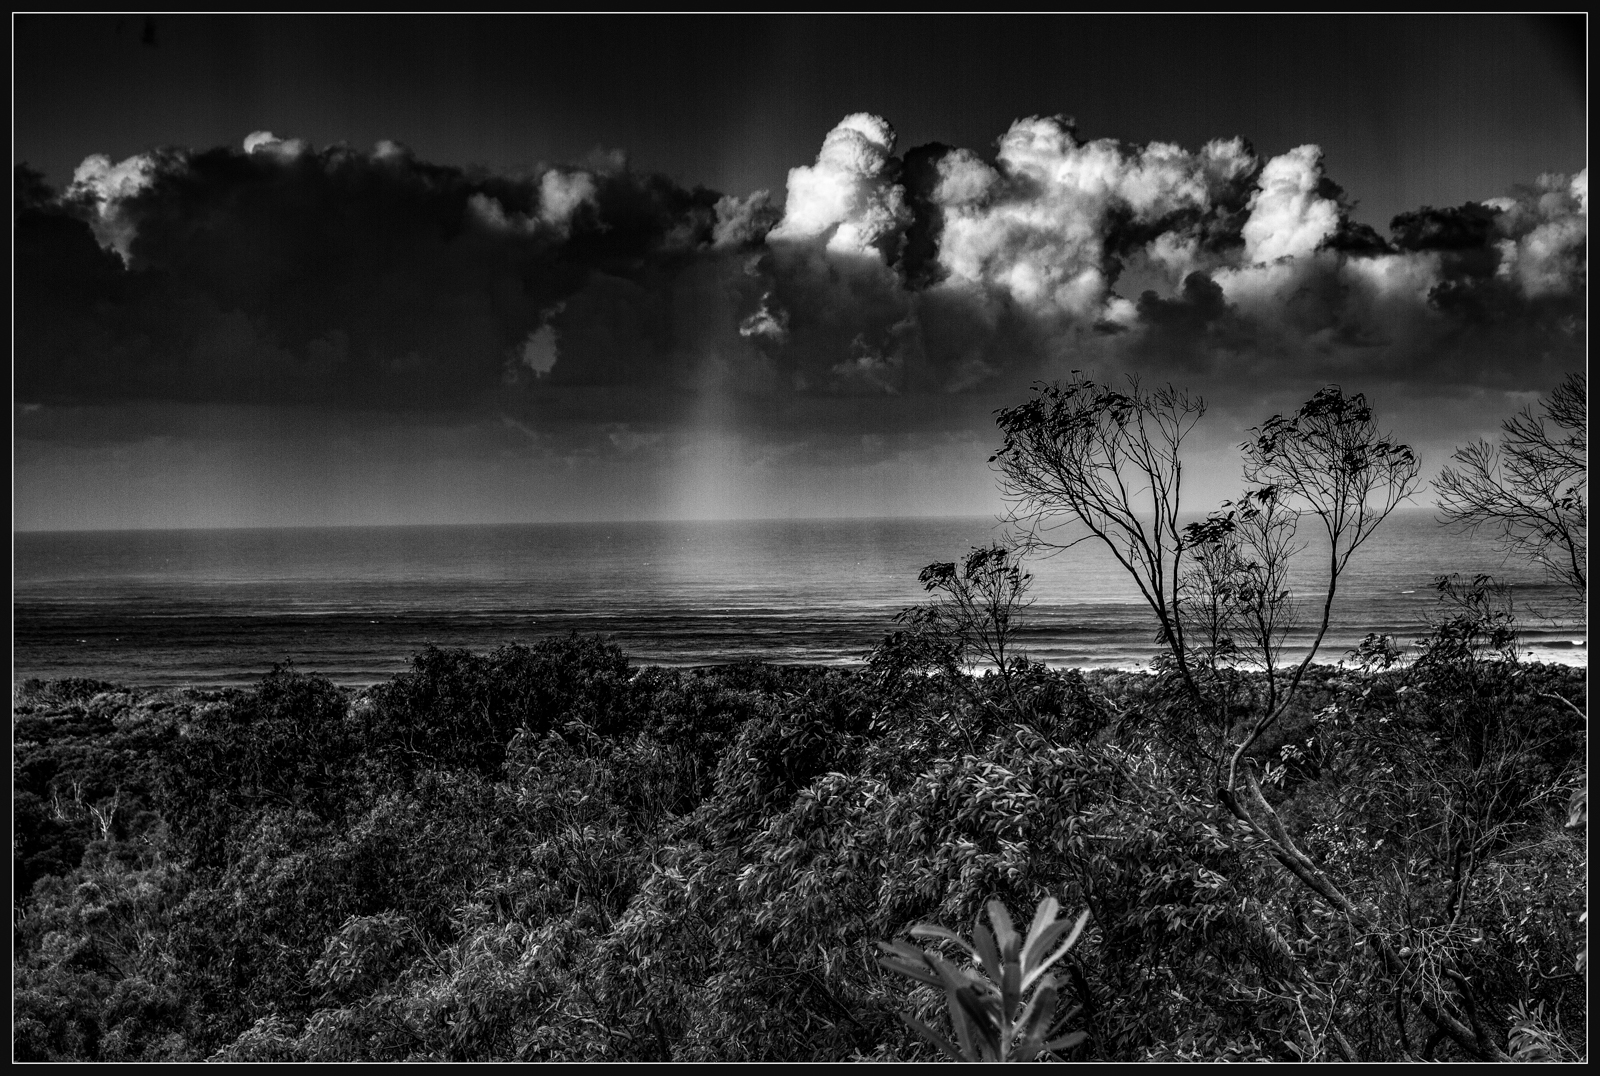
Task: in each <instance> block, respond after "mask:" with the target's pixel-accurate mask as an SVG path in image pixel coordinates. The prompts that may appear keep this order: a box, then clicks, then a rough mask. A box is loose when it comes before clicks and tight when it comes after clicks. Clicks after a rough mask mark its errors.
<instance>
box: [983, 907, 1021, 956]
mask: <svg viewBox="0 0 1600 1076" xmlns="http://www.w3.org/2000/svg"><path fill="white" fill-rule="evenodd" d="M989 922H991V923H993V924H994V933H995V939H996V940H997V941H998V942H999V943H1000V951H1001V952H1002V953H1003V952H1005V950H1006V949H1007V948H1010V947H1014V946H1016V944H1017V940H1018V939H1017V928H1016V927H1014V926H1012V925H1011V913H1010V912H1008V911H1006V906H1005V905H1004V904H1001V903H1000V902H999V901H998V900H991V901H990V902H989Z"/></svg>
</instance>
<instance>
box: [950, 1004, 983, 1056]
mask: <svg viewBox="0 0 1600 1076" xmlns="http://www.w3.org/2000/svg"><path fill="white" fill-rule="evenodd" d="M956 995H957V991H956V990H946V991H945V992H944V1003H945V1008H947V1009H949V1010H950V1023H951V1024H953V1025H954V1026H955V1029H956V1039H957V1041H959V1042H960V1043H961V1056H962V1057H963V1058H965V1059H966V1060H968V1061H978V1060H981V1055H980V1054H979V1053H978V1050H977V1047H976V1046H974V1045H973V1041H972V1032H973V1028H972V1020H971V1018H970V1017H968V1015H967V1014H966V1012H965V1011H964V1010H963V1009H962V1007H961V1001H960V999H959V998H958V997H957V996H956Z"/></svg>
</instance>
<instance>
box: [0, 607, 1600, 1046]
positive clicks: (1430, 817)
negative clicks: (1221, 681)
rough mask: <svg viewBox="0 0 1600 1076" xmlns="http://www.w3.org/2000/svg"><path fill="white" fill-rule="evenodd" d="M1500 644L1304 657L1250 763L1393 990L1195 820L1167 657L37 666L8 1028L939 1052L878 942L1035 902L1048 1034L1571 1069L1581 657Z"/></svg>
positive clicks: (39, 1037) (1195, 784)
mask: <svg viewBox="0 0 1600 1076" xmlns="http://www.w3.org/2000/svg"><path fill="white" fill-rule="evenodd" d="M1491 657H1492V655H1490V654H1487V653H1485V652H1483V650H1482V648H1481V647H1479V648H1478V649H1477V650H1471V649H1469V650H1468V651H1460V650H1459V649H1458V650H1455V651H1452V650H1450V648H1449V647H1448V646H1444V647H1439V648H1437V649H1436V650H1434V651H1432V652H1430V653H1429V655H1428V656H1427V658H1426V659H1425V660H1421V661H1418V662H1416V663H1414V664H1413V665H1411V666H1409V667H1403V668H1402V667H1396V668H1392V669H1390V670H1388V671H1387V672H1379V671H1372V672H1367V673H1359V674H1357V673H1349V672H1339V671H1337V670H1314V672H1313V674H1312V675H1311V676H1310V677H1309V683H1308V687H1307V689H1306V690H1305V691H1304V692H1303V697H1302V700H1300V702H1298V703H1297V705H1296V707H1295V708H1294V709H1293V710H1292V711H1291V712H1289V713H1287V714H1286V715H1285V718H1284V721H1283V723H1282V725H1281V726H1280V728H1278V729H1276V730H1274V732H1273V735H1272V736H1270V737H1266V738H1263V739H1262V740H1261V741H1259V742H1258V743H1257V744H1255V745H1254V746H1253V748H1252V752H1251V754H1252V757H1253V758H1254V760H1255V762H1256V765H1257V767H1258V769H1259V772H1260V774H1261V776H1262V781H1263V787H1264V789H1265V793H1266V795H1267V796H1268V797H1270V799H1271V801H1272V803H1273V804H1274V806H1275V807H1276V809H1277V811H1278V814H1279V815H1280V817H1281V818H1282V819H1283V820H1284V824H1285V825H1286V826H1287V827H1288V828H1289V830H1290V831H1292V835H1293V838H1294V839H1295V840H1296V841H1298V842H1299V843H1300V844H1301V846H1303V847H1304V848H1306V849H1307V850H1308V851H1309V853H1310V854H1312V855H1314V856H1315V857H1316V858H1317V861H1318V862H1319V863H1320V864H1321V865H1323V867H1324V868H1325V869H1326V870H1328V871H1330V872H1334V873H1336V874H1337V876H1338V877H1340V878H1341V879H1344V880H1346V884H1347V885H1348V887H1349V889H1350V891H1351V892H1352V893H1353V895H1354V899H1357V900H1359V901H1361V902H1362V906H1363V907H1364V908H1369V909H1371V916H1372V922H1374V923H1377V924H1380V925H1381V929H1383V930H1386V931H1391V932H1392V933H1393V939H1392V940H1393V945H1394V947H1395V949H1396V950H1397V951H1403V952H1405V953H1406V954H1407V955H1406V957H1405V958H1404V959H1405V960H1407V961H1410V963H1409V964H1408V965H1407V968H1408V970H1406V971H1405V973H1404V975H1403V976H1402V977H1401V979H1400V981H1401V983H1402V989H1401V990H1400V991H1399V993H1398V997H1397V992H1396V990H1395V988H1394V982H1395V977H1394V975H1393V974H1392V973H1391V972H1390V971H1389V970H1387V969H1385V968H1383V967H1382V966H1381V964H1380V962H1379V960H1378V959H1377V957H1376V956H1375V955H1374V953H1373V951H1372V949H1371V947H1370V945H1368V944H1367V941H1368V939H1366V938H1364V937H1363V936H1362V935H1361V934H1360V933H1359V932H1358V931H1354V930H1352V929H1351V927H1350V926H1349V924H1348V922H1347V920H1346V919H1345V917H1343V916H1342V915H1340V914H1339V913H1338V912H1337V911H1336V910H1335V909H1333V908H1331V907H1330V906H1328V905H1327V904H1325V903H1324V902H1322V901H1320V900H1318V899H1316V898H1315V897H1314V896H1313V895H1309V894H1307V893H1306V891H1305V890H1303V889H1302V888H1300V887H1299V886H1297V885H1295V884H1291V883H1290V881H1289V879H1288V876H1287V874H1286V873H1285V872H1284V870H1283V869H1282V868H1281V867H1280V866H1279V865H1278V864H1277V862H1276V861H1275V860H1274V859H1273V858H1272V857H1271V855H1269V854H1267V852H1266V851H1264V850H1263V848H1262V847H1260V845H1259V843H1258V842H1256V841H1254V840H1253V839H1252V838H1250V837H1248V836H1247V835H1242V834H1241V833H1240V832H1239V830H1238V828H1237V827H1236V826H1235V825H1234V823H1233V822H1232V821H1231V816H1230V815H1229V814H1228V813H1227V812H1226V811H1224V810H1222V809H1221V807H1220V806H1219V805H1218V803H1217V802H1216V797H1215V795H1214V791H1213V787H1212V786H1211V785H1210V784H1209V783H1208V781H1207V766H1206V765H1205V764H1204V760H1200V761H1199V762H1197V760H1196V757H1195V755H1194V751H1193V749H1192V748H1193V744H1188V743H1186V741H1184V740H1183V738H1182V736H1181V732H1182V720H1181V718H1182V714H1181V712H1180V711H1181V708H1182V706H1183V705H1184V702H1183V696H1182V694H1181V693H1173V692H1170V691H1167V690H1165V688H1164V687H1163V683H1164V681H1163V680H1162V679H1161V678H1160V677H1151V676H1141V675H1134V674H1092V675H1085V674H1080V673H1061V672H1055V671H1051V670H1047V669H1044V668H1043V667H1041V666H1037V665H1030V664H1027V663H1026V662H1019V663H1015V664H1013V665H1012V668H1011V672H1010V675H1009V677H1007V678H1002V677H1000V676H999V675H997V674H996V673H994V672H993V671H991V672H990V673H989V674H988V675H982V676H969V675H963V674H960V673H952V672H951V671H950V670H949V669H943V670H940V669H923V670H920V671H918V670H915V669H911V668H906V667H901V668H898V669H896V668H891V667H888V666H886V665H884V664H883V663H881V662H880V663H877V664H875V665H873V664H869V665H868V666H866V667H863V668H860V669H821V668H796V667H779V666H760V665H751V664H746V665H741V666H732V667H727V668H718V669H696V670H669V669H658V668H652V669H643V670H638V671H634V670H633V669H631V668H630V666H629V664H628V662H627V660H626V658H625V657H624V656H623V655H622V654H621V653H620V651H618V650H616V648H614V647H610V646H607V645H605V644H603V643H602V642H600V641H599V640H595V639H583V638H577V637H568V638H565V639H555V640H546V641H544V642H541V643H538V644H535V645H533V646H526V647H522V646H517V647H504V648H501V649H500V650H497V651H494V652H493V653H490V654H471V653H467V652H464V651H441V650H430V651H427V652H425V653H423V654H421V655H418V657H417V659H416V661H415V662H414V663H413V665H412V667H411V669H410V670H408V671H407V672H406V673H404V674H402V675H400V676H397V677H395V678H394V679H393V680H391V681H390V682H389V683H387V684H384V685H380V686H379V687H377V688H375V689H372V690H370V691H366V692H350V691H347V690H344V689H340V688H337V687H335V686H334V685H332V684H331V683H329V682H328V681H327V680H325V679H322V678H320V677H315V676H307V675H303V674H301V673H298V672H296V671H294V670H292V669H287V668H284V669H277V670H274V671H273V672H272V673H271V674H270V675H269V676H267V677H266V678H264V679H263V680H262V681H261V682H260V683H259V684H257V685H256V686H255V687H254V688H252V689H251V690H248V691H234V692H222V693H210V694H200V693H188V694H183V695H177V694H167V695H163V694H161V693H138V692H127V691H113V690H109V689H106V688H105V687H104V685H93V690H91V689H90V688H89V687H71V686H69V687H68V688H65V689H61V690H55V689H51V688H42V687H41V688H36V689H34V691H33V694H32V695H31V696H29V698H30V699H31V700H33V701H30V702H26V703H24V704H23V705H25V706H28V707H31V708H30V709H28V710H27V711H26V712H22V711H21V710H20V709H19V716H18V718H17V720H16V721H15V722H14V728H15V730H16V733H15V735H16V739H15V744H16V756H17V769H16V771H15V772H16V773H17V775H18V778H17V792H16V796H15V800H14V806H15V808H16V810H15V812H14V818H15V826H16V833H17V835H18V842H17V852H16V856H17V860H16V863H17V864H18V865H19V866H20V867H21V868H23V869H25V870H26V871H28V872H30V874H29V878H30V879H33V878H36V879H37V881H36V882H35V883H34V884H33V886H32V889H31V890H30V891H29V892H28V894H27V895H25V896H21V897H19V903H18V906H17V912H16V919H15V922H16V924H17V933H16V961H15V965H16V972H15V977H14V991H15V996H16V1009H15V1011H16V1024H15V1028H16V1030H15V1032H14V1039H13V1043H14V1049H15V1050H16V1052H17V1055H18V1057H19V1058H25V1059H98V1060H123V1059H129V1060H132V1059H144V1060H163V1059H175V1060H194V1059H201V1058H206V1057H212V1056H215V1057H216V1058H218V1059H223V1060H323V1061H336V1060H401V1059H431V1060H463V1061H465V1060H487V1059H513V1058H517V1059H525V1060H611V1061H617V1060H667V1059H672V1060H774V1059H778V1060H782V1059H788V1060H817V1059H836V1060H842V1059H849V1058H872V1059H879V1060H896V1059H900V1060H917V1059H932V1058H934V1057H935V1055H936V1051H935V1050H934V1049H933V1048H932V1047H931V1046H929V1045H928V1044H927V1043H925V1042H923V1041H922V1040H921V1039H919V1038H918V1037H917V1036H916V1035H914V1034H913V1033H912V1032H911V1031H910V1030H909V1029H908V1028H907V1027H906V1026H905V1024H903V1023H902V1022H901V1020H900V1019H899V1014H901V1013H909V1014H910V1015H913V1016H914V1017H916V1018H918V1019H921V1020H923V1021H924V1022H925V1023H929V1024H930V1025H931V1024H933V1023H934V1022H935V1021H936V1020H937V1019H942V1018H943V1017H942V1015H941V1014H942V1012H943V1007H944V999H943V997H942V995H940V994H939V993H938V992H937V991H934V990H931V989H926V988H922V987H917V988H915V989H913V990H911V991H910V992H909V993H908V992H907V989H906V987H905V985H904V983H903V982H902V981H900V980H898V979H895V978H894V977H892V976H890V975H888V974H887V973H885V972H884V970H883V969H882V968H880V967H878V966H877V964H876V963H875V961H874V957H875V955H876V950H875V943H876V942H878V941H879V940H881V939H903V938H904V937H905V931H906V930H907V929H908V928H909V927H910V926H911V925H912V924H913V923H916V922H919V921H927V922H937V923H943V924H946V925H949V926H953V927H957V928H958V929H964V928H965V926H967V925H970V924H971V923H972V922H973V920H974V918H975V917H976V916H977V915H978V913H979V911H980V909H982V908H983V907H985V906H986V905H987V904H988V903H989V902H991V901H995V900H998V901H1000V902H1001V904H1002V905H1003V906H1004V907H1006V908H1007V909H1008V910H1009V911H1010V913H1011V914H1012V915H1013V916H1014V917H1017V918H1019V919H1022V920H1024V921H1025V919H1026V917H1027V915H1028V914H1029V913H1030V911H1031V909H1033V908H1034V907H1035V905H1036V904H1037V903H1038V902H1039V901H1040V900H1042V899H1043V898H1044V897H1046V896H1051V897H1055V898H1058V899H1059V900H1060V901H1061V902H1062V903H1063V904H1064V905H1065V906H1067V907H1072V908H1087V909H1090V910H1091V912H1092V915H1091V919H1090V923H1089V926H1088V928H1087V929H1086V931H1085V933H1084V934H1083V936H1082V938H1081V939H1080V940H1079V942H1078V944H1077V945H1076V946H1075V947H1074V949H1073V951H1072V953H1071V954H1070V955H1069V957H1068V958H1066V959H1065V960H1063V962H1062V964H1061V966H1060V969H1059V978H1060V986H1059V989H1060V991H1061V994H1062V997H1063V1002H1062V1004H1063V1007H1066V1006H1067V1005H1068V1003H1070V1005H1073V1006H1079V1007H1081V1013H1080V1015H1079V1016H1078V1017H1075V1018H1074V1021H1075V1022H1074V1024H1073V1026H1074V1027H1080V1028H1081V1029H1082V1030H1084V1031H1085V1032H1086V1033H1087V1038H1086V1039H1085V1040H1084V1041H1083V1042H1081V1043H1079V1044H1078V1045H1075V1046H1073V1047H1071V1055H1070V1056H1072V1057H1074V1058H1083V1059H1095V1060H1138V1059H1224V1058H1226V1059H1235V1060H1247V1059H1276V1060H1293V1059H1328V1058H1341V1057H1359V1058H1361V1059H1364V1060H1386V1059H1402V1058H1406V1057H1420V1056H1424V1055H1426V1056H1431V1057H1435V1058H1444V1057H1453V1056H1458V1053H1457V1052H1456V1048H1455V1047H1454V1046H1452V1045H1451V1044H1450V1042H1449V1041H1448V1040H1441V1039H1439V1038H1438V1037H1437V1036H1436V1035H1435V1033H1434V1030H1433V1027H1432V1025H1431V1024H1430V1023H1429V1022H1428V1021H1427V1020H1426V1019H1425V1018H1424V1017H1423V1016H1422V1015H1421V1011H1420V1009H1419V1005H1420V1003H1421V1002H1423V1001H1425V1000H1427V998H1428V997H1430V996H1432V997H1441V998H1445V997H1447V998H1450V999H1455V1000H1457V1001H1459V1000H1460V999H1463V998H1466V997H1467V996H1468V995H1467V993H1466V991H1470V992H1471V993H1470V998H1471V1001H1472V1003H1473V1004H1474V1006H1475V1009H1476V1012H1477V1014H1478V1019H1480V1021H1482V1022H1483V1023H1484V1024H1485V1026H1486V1028H1487V1029H1488V1030H1487V1033H1488V1034H1490V1035H1492V1036H1497V1037H1498V1039H1497V1041H1499V1042H1501V1043H1502V1044H1503V1046H1504V1047H1505V1049H1507V1050H1508V1051H1513V1050H1516V1051H1521V1052H1522V1053H1523V1054H1525V1055H1527V1056H1530V1057H1531V1056H1533V1055H1534V1054H1536V1053H1539V1051H1544V1054H1543V1055H1541V1056H1569V1055H1572V1054H1573V1052H1574V1051H1577V1052H1581V1050H1582V1048H1583V1023H1582V1019H1581V1016H1582V1011H1583V1010H1582V1001H1583V991H1582V980H1581V978H1579V977H1578V976H1576V975H1574V974H1570V973H1568V972H1567V971H1564V970H1562V969H1571V968H1572V967H1573V960H1574V957H1575V955H1576V953H1577V951H1578V949H1579V947H1580V946H1581V944H1582V941H1581V924H1579V923H1578V922H1577V921H1576V916H1577V913H1578V912H1580V911H1581V909H1582V906H1583V899H1582V878H1583V872H1582V868H1583V861H1582V845H1581V835H1576V834H1574V832H1573V831H1571V830H1569V829H1565V828H1564V827H1563V824H1562V823H1563V822H1564V821H1565V818H1566V805H1567V802H1568V799H1569V798H1570V794H1571V791H1572V788H1573V787H1576V782H1578V780H1579V777H1580V773H1579V771H1580V768H1581V765H1582V750H1583V744H1584V729H1583V723H1582V720H1581V717H1580V716H1579V715H1578V712H1577V711H1576V710H1575V709H1574V707H1573V706H1571V705H1569V704H1568V702H1564V701H1561V700H1570V701H1571V702H1573V703H1578V704H1580V705H1581V702H1582V698H1583V692H1584V685H1585V676H1584V673H1583V672H1582V670H1560V669H1553V668H1549V667H1543V666H1525V665H1521V664H1517V663H1512V662H1504V661H1494V660H1491ZM1237 686H1238V689H1239V690H1240V691H1241V692H1246V693H1247V692H1248V691H1250V690H1252V689H1253V686H1252V684H1251V683H1250V681H1249V678H1248V677H1243V678H1242V679H1241V681H1240V683H1239V684H1238V685H1237ZM41 700H44V701H41ZM24 736H25V737H26V738H24ZM74 789H77V792H76V794H75V793H74V791H73V790H74ZM75 796H76V798H75ZM113 800H115V803H116V807H115V810H111V809H110V808H111V805H112V802H113ZM129 805H134V806H132V807H130V806H129ZM95 811H98V812H99V813H98V814H95V813H94V812H95ZM101 820H104V824H102V821H101ZM19 873H20V872H19ZM20 884H21V879H20V878H19V885H20ZM19 893H20V890H19ZM1462 983H1465V984H1466V985H1465V986H1463V985H1462ZM1430 992H1431V993H1430ZM1397 1003H1398V1004H1397ZM1513 1038H1515V1042H1516V1043H1517V1044H1520V1045H1516V1046H1513V1045H1512V1040H1513Z"/></svg>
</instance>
